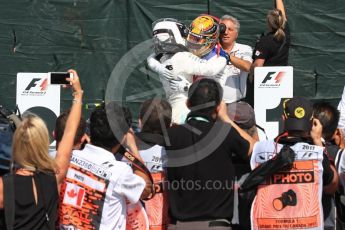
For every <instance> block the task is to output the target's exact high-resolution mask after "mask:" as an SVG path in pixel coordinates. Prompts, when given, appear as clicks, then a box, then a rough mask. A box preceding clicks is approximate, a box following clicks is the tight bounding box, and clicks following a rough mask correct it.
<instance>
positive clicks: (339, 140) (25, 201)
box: [0, 0, 345, 230]
mask: <svg viewBox="0 0 345 230" xmlns="http://www.w3.org/2000/svg"><path fill="white" fill-rule="evenodd" d="M275 2H276V9H274V10H271V11H269V12H268V15H267V25H268V29H269V32H268V33H267V34H265V35H263V36H262V37H261V38H260V39H259V40H258V42H257V44H256V46H255V48H254V51H253V50H252V48H251V47H250V46H248V45H244V44H239V43H237V42H236V39H237V37H238V33H239V29H240V23H239V21H238V20H237V19H236V18H234V17H232V16H230V15H224V16H222V17H221V18H220V19H218V18H216V17H214V16H211V15H200V16H199V17H197V18H196V19H195V20H193V21H192V23H191V25H190V26H189V27H188V26H186V25H184V24H183V23H181V22H179V21H178V20H176V19H171V18H164V19H160V20H157V21H155V22H154V23H153V26H152V28H153V42H154V47H155V50H154V52H153V53H152V54H151V55H150V56H149V57H148V58H147V62H148V65H149V67H150V68H151V69H152V70H153V71H155V72H157V74H158V75H159V78H160V80H161V82H162V85H163V87H164V90H165V91H166V99H163V98H151V99H148V100H146V101H144V102H143V103H142V104H141V106H140V112H139V114H138V121H139V127H138V128H139V129H138V130H139V131H138V132H136V131H134V130H136V129H134V128H133V126H132V125H133V124H132V114H131V111H130V110H129V109H128V108H127V107H125V106H123V105H121V104H118V103H116V102H107V103H102V104H101V105H99V106H97V107H96V108H95V109H94V110H93V111H92V113H91V115H90V117H89V118H88V120H89V122H86V120H85V118H84V117H83V116H82V103H83V89H82V86H81V84H80V80H79V76H78V73H77V72H76V71H75V70H69V71H68V72H70V73H72V74H73V78H68V79H67V81H69V82H70V87H71V88H72V96H73V100H72V106H71V108H70V109H69V110H68V111H65V112H63V113H62V114H61V115H60V116H59V117H58V118H57V120H56V125H55V129H54V138H55V140H56V150H55V151H52V152H51V151H49V143H50V141H49V135H48V130H47V127H46V125H45V123H44V121H43V120H42V119H40V118H39V117H38V116H35V115H33V114H29V115H26V116H23V118H22V120H21V122H20V124H17V127H16V131H15V133H14V136H13V148H12V156H13V157H12V165H11V173H8V174H6V175H4V176H3V177H1V178H0V208H1V209H4V211H5V212H4V220H5V222H4V223H3V225H2V226H1V227H2V228H3V229H8V230H10V229H16V230H19V229H23V230H24V229H25V230H26V229H61V230H62V229H65V230H74V229H75V230H76V229H127V230H130V229H140V230H141V229H152V230H156V229H157V230H158V229H159V230H164V229H174V230H178V229H213V228H214V229H228V230H229V229H234V230H236V229H238V230H247V229H248V230H249V229H253V230H257V229H266V230H268V229H269V230H283V229H296V230H297V229H313V230H314V229H315V230H321V229H333V230H334V229H345V199H344V196H345V180H344V175H345V174H344V173H345V154H343V149H344V148H345V128H344V127H345V89H344V94H343V98H342V100H341V102H340V103H339V106H338V109H337V108H335V107H334V106H332V105H331V104H329V103H326V102H321V103H315V104H314V105H313V104H312V103H311V101H309V100H308V99H306V98H303V97H298V96H296V97H293V98H290V99H286V100H285V101H284V103H283V108H282V111H283V114H282V119H283V132H282V133H280V134H279V135H278V136H277V137H276V138H275V139H273V140H259V136H258V128H259V129H262V128H261V127H260V126H258V125H257V124H256V122H255V114H254V110H253V92H252V91H253V86H252V83H253V76H254V75H253V71H254V68H255V67H258V66H272V65H276V66H284V65H287V61H288V49H289V44H290V35H289V27H288V24H287V17H286V13H285V8H284V4H283V1H282V0H276V1H275Z"/></svg>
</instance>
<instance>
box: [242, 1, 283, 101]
mask: <svg viewBox="0 0 345 230" xmlns="http://www.w3.org/2000/svg"><path fill="white" fill-rule="evenodd" d="M266 19H267V27H268V30H269V32H268V33H267V34H263V35H262V36H261V37H260V39H259V40H258V41H257V42H256V45H255V49H254V52H253V63H252V65H251V67H250V74H249V77H248V79H247V95H246V100H245V101H246V102H248V103H249V104H250V105H251V106H252V107H254V68H255V67H260V66H287V65H288V56H289V46H290V30H289V26H288V24H287V19H286V14H285V7H284V3H283V0H276V9H274V10H270V11H269V12H268V14H267V18H266Z"/></svg>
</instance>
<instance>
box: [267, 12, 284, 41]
mask: <svg viewBox="0 0 345 230" xmlns="http://www.w3.org/2000/svg"><path fill="white" fill-rule="evenodd" d="M267 24H268V26H269V28H270V29H271V30H272V32H274V38H275V39H276V40H277V41H282V40H283V39H284V38H285V32H284V28H285V19H284V17H283V14H282V12H281V11H280V10H278V9H274V10H270V11H268V14H267Z"/></svg>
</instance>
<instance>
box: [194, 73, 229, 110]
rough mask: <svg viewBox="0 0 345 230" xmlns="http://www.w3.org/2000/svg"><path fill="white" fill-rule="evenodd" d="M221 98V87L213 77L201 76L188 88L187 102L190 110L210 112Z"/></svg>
mask: <svg viewBox="0 0 345 230" xmlns="http://www.w3.org/2000/svg"><path fill="white" fill-rule="evenodd" d="M222 98H223V89H222V87H221V86H220V84H219V83H218V82H216V81H215V80H213V79H208V78H203V79H201V80H198V81H196V82H194V83H193V84H192V85H191V86H190V87H189V90H188V103H189V107H190V109H191V110H192V111H198V112H201V113H206V114H212V113H213V112H215V110H216V108H217V106H218V105H219V104H220V102H221V100H222Z"/></svg>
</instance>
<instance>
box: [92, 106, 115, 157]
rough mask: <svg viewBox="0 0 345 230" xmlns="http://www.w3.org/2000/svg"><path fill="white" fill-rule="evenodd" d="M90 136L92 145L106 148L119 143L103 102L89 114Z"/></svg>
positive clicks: (108, 148) (109, 148)
mask: <svg viewBox="0 0 345 230" xmlns="http://www.w3.org/2000/svg"><path fill="white" fill-rule="evenodd" d="M90 138H91V143H92V144H93V145H96V146H98V147H101V148H104V149H107V150H111V149H112V148H113V147H114V146H115V145H117V144H119V141H118V140H117V139H116V137H115V135H114V133H113V131H112V130H111V128H110V125H109V122H108V118H107V112H106V110H105V104H104V103H102V104H101V106H98V107H96V108H95V109H94V110H93V111H92V113H91V115H90Z"/></svg>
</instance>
